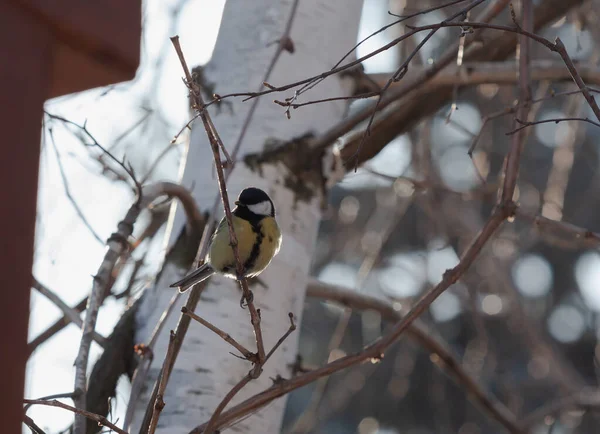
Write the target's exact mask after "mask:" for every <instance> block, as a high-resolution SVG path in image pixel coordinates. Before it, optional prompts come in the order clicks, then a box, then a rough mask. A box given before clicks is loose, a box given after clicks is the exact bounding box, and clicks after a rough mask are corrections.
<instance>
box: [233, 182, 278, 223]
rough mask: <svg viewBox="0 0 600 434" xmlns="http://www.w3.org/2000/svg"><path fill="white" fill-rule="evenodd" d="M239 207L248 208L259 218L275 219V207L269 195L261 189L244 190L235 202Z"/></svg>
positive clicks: (250, 188)
mask: <svg viewBox="0 0 600 434" xmlns="http://www.w3.org/2000/svg"><path fill="white" fill-rule="evenodd" d="M235 204H236V205H237V206H238V207H242V208H246V209H248V211H250V212H251V213H252V214H256V215H258V216H262V217H265V216H271V217H275V206H274V205H273V201H272V200H271V198H270V197H269V195H268V194H267V193H265V192H264V191H263V190H261V189H260V188H256V187H248V188H245V189H243V190H242V192H241V193H240V195H239V196H238V200H236V201H235Z"/></svg>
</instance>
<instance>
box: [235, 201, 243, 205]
mask: <svg viewBox="0 0 600 434" xmlns="http://www.w3.org/2000/svg"><path fill="white" fill-rule="evenodd" d="M234 203H235V204H236V205H237V206H242V204H241V202H240V201H239V200H236V201H235V202H234Z"/></svg>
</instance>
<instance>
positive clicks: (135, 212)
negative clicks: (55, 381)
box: [74, 182, 201, 434]
mask: <svg viewBox="0 0 600 434" xmlns="http://www.w3.org/2000/svg"><path fill="white" fill-rule="evenodd" d="M164 195H167V196H176V197H177V198H179V199H180V200H181V201H182V203H184V208H186V210H187V211H186V212H189V213H190V215H189V216H188V217H189V218H188V220H190V221H192V222H193V221H195V220H193V219H190V218H191V217H196V218H200V219H201V217H200V216H201V214H200V211H199V210H198V209H197V208H196V205H195V202H194V200H193V199H192V198H191V195H190V194H189V192H188V191H187V190H186V189H185V188H183V187H182V186H180V185H177V184H173V183H170V182H161V183H156V184H150V185H147V186H145V187H143V189H142V190H141V196H140V197H139V198H138V200H136V202H135V203H134V204H133V205H132V206H131V207H130V208H129V211H128V212H127V214H126V215H125V218H124V219H123V220H122V221H121V222H119V224H118V225H117V232H115V233H113V234H112V235H111V236H110V238H109V239H108V243H107V244H108V246H107V247H108V248H107V251H106V254H105V255H104V259H103V261H102V263H101V264H100V267H99V268H98V272H97V273H96V275H95V276H94V283H93V286H92V292H91V295H90V297H89V299H88V305H87V312H86V316H85V321H84V323H83V327H82V329H83V332H82V337H81V343H80V345H79V351H78V354H77V358H76V359H75V387H74V389H75V391H76V392H81V394H80V395H79V396H78V397H77V398H76V399H75V405H76V407H77V408H79V409H83V408H86V390H87V365H88V358H89V351H90V345H91V341H92V336H93V332H94V330H95V328H96V319H97V318H98V311H99V309H100V306H101V305H102V303H103V301H104V299H105V298H106V296H107V295H108V294H109V293H110V285H111V284H112V282H114V279H111V274H112V271H113V269H114V267H115V264H116V263H117V260H118V259H119V258H120V257H121V255H122V254H124V253H125V252H126V251H127V249H128V248H129V243H128V238H129V237H130V236H131V234H132V233H133V226H134V224H135V222H136V220H137V218H138V216H139V214H140V212H141V211H142V209H144V208H145V207H147V206H148V205H150V204H151V203H152V202H153V201H154V200H156V199H157V198H159V197H160V196H164ZM74 432H75V434H83V433H84V432H85V419H84V418H83V417H81V416H80V415H78V416H76V417H75V426H74Z"/></svg>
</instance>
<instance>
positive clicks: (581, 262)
mask: <svg viewBox="0 0 600 434" xmlns="http://www.w3.org/2000/svg"><path fill="white" fill-rule="evenodd" d="M575 280H576V281H577V285H578V286H579V291H580V292H581V296H582V297H583V300H584V301H585V303H586V305H587V307H588V308H589V309H591V310H593V311H596V312H599V311H600V285H599V282H600V254H599V253H598V252H587V253H584V254H583V255H581V256H580V257H579V259H577V262H576V263H575Z"/></svg>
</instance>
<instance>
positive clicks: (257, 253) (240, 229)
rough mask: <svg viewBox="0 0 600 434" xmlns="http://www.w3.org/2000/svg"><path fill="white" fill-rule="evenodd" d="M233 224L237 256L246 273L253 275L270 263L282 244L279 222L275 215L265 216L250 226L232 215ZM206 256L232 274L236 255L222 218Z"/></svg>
mask: <svg viewBox="0 0 600 434" xmlns="http://www.w3.org/2000/svg"><path fill="white" fill-rule="evenodd" d="M233 227H234V231H235V234H236V236H237V240H238V251H239V254H240V260H241V261H242V263H243V264H244V265H245V266H246V267H247V269H246V270H245V275H246V276H247V277H252V276H256V275H258V274H259V273H260V272H262V271H263V270H264V269H265V268H266V267H267V266H268V265H269V263H270V262H271V259H273V256H275V255H276V254H277V252H278V251H279V248H280V247H281V232H280V231H279V226H278V225H277V222H276V221H275V219H274V218H272V217H265V218H263V219H262V220H261V221H260V223H259V224H258V225H257V227H256V228H253V226H252V225H251V224H250V222H248V221H247V220H244V219H241V218H239V217H236V216H233ZM207 260H208V262H209V263H210V264H211V266H212V267H213V268H214V269H215V270H217V271H218V272H220V273H223V274H225V275H227V276H230V277H235V275H236V272H235V269H236V264H235V257H234V254H233V249H232V248H231V245H230V243H229V228H228V226H227V222H226V221H225V219H223V220H221V222H220V223H219V228H218V229H217V232H216V233H215V236H214V238H213V240H212V242H211V245H210V249H209V253H208V257H207Z"/></svg>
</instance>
